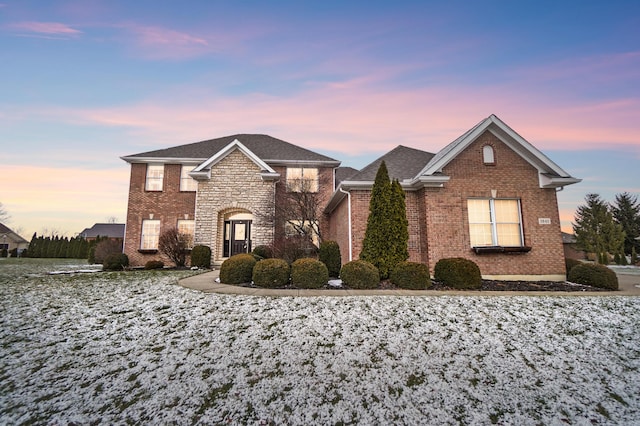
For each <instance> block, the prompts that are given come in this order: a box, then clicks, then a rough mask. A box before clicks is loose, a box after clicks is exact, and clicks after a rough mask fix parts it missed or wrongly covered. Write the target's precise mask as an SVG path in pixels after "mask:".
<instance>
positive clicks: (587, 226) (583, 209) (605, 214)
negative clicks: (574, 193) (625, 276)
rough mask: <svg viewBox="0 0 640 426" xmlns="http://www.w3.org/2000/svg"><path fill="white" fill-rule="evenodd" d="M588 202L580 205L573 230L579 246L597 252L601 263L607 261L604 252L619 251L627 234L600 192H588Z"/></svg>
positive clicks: (588, 251) (589, 251) (590, 251)
mask: <svg viewBox="0 0 640 426" xmlns="http://www.w3.org/2000/svg"><path fill="white" fill-rule="evenodd" d="M586 202H587V204H586V205H581V206H578V209H577V211H576V215H575V223H574V224H573V232H574V233H575V235H576V240H577V243H578V247H580V248H581V249H583V250H585V251H586V252H587V253H595V254H596V258H599V260H598V261H599V263H605V259H604V256H603V254H605V253H619V252H620V250H622V248H623V245H624V236H625V234H624V231H623V230H622V226H620V225H619V224H617V223H615V222H614V220H613V214H611V211H610V210H609V205H608V204H607V203H605V202H604V201H603V200H602V199H601V198H600V196H599V195H598V194H587V196H586ZM607 263H608V262H607Z"/></svg>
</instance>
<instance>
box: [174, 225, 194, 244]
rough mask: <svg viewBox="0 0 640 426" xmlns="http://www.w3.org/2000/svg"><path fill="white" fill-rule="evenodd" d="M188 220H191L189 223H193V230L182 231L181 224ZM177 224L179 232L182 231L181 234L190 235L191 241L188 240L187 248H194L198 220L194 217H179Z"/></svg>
mask: <svg viewBox="0 0 640 426" xmlns="http://www.w3.org/2000/svg"><path fill="white" fill-rule="evenodd" d="M187 222H189V223H190V224H191V228H192V229H191V232H189V233H186V232H181V231H180V224H185V223H187ZM176 226H177V228H178V232H179V233H181V234H185V235H189V237H190V240H189V242H188V244H187V248H190V249H192V248H193V242H194V240H195V232H196V221H195V220H193V219H179V220H178V223H177V225H176Z"/></svg>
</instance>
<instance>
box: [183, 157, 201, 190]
mask: <svg viewBox="0 0 640 426" xmlns="http://www.w3.org/2000/svg"><path fill="white" fill-rule="evenodd" d="M194 167H195V166H193V165H189V164H183V165H182V167H181V168H180V191H181V192H196V191H197V190H198V181H197V180H195V179H194V178H192V177H191V176H190V175H189V172H191V171H192V170H193V169H194ZM191 185H193V186H191Z"/></svg>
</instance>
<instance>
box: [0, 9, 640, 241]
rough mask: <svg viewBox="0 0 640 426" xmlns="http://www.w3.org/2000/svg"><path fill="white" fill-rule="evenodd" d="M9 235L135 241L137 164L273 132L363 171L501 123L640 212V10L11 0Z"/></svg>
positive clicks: (1, 191)
mask: <svg viewBox="0 0 640 426" xmlns="http://www.w3.org/2000/svg"><path fill="white" fill-rule="evenodd" d="M0 58H1V59H2V64H3V66H1V67H0V145H1V146H2V150H0V171H1V173H2V176H3V178H2V183H1V184H0V202H2V203H3V205H4V207H5V208H6V209H7V210H8V212H9V213H10V214H11V216H12V219H11V222H10V223H9V225H10V226H11V227H12V228H14V229H18V230H20V231H21V232H22V234H23V236H25V237H26V238H30V236H31V234H32V233H33V232H39V233H42V232H45V231H46V232H57V233H61V234H66V235H69V236H71V235H74V234H75V233H77V232H79V231H81V230H82V229H84V228H85V227H89V226H91V225H93V223H95V222H103V221H105V220H107V219H108V218H110V217H115V218H117V219H118V220H119V221H120V222H124V220H125V216H126V197H127V191H128V173H129V168H128V165H127V164H126V163H125V162H124V161H122V160H120V157H121V156H124V155H128V154H134V153H138V152H143V151H147V150H151V149H159V148H164V147H168V146H174V145H181V144H185V143H190V142H195V141H199V140H204V139H210V138H215V137H220V136H225V135H229V134H235V133H267V134H270V135H272V136H275V137H278V138H281V139H284V140H287V141H290V142H293V143H295V144H298V145H301V146H304V147H306V148H309V149H313V150H316V151H319V152H322V153H325V154H328V155H331V156H333V157H334V158H336V159H339V160H342V161H343V165H346V166H352V167H356V168H361V167H363V166H364V165H366V164H367V163H368V162H369V161H371V160H373V159H374V158H376V157H378V156H380V155H381V154H383V153H384V152H386V151H388V150H390V149H392V148H394V147H395V146H397V145H399V144H402V145H406V146H411V147H415V148H418V149H423V150H426V151H431V152H436V151H438V150H439V149H441V148H442V147H444V146H445V145H446V144H448V143H449V142H451V141H452V140H453V139H455V138H456V137H457V136H459V135H460V134H462V133H463V132H465V131H466V130H467V129H469V128H470V127H472V126H474V125H475V124H476V123H478V122H479V121H480V120H482V119H483V118H485V117H487V116H489V115H490V114H496V115H497V116H498V117H500V118H501V119H502V120H504V121H505V122H506V123H507V124H509V125H510V126H511V127H512V128H513V129H514V130H516V131H517V132H518V133H520V134H521V135H522V136H523V137H524V138H525V139H527V140H528V141H529V142H531V143H532V144H533V145H535V146H536V147H538V148H539V149H540V150H542V151H543V152H544V153H545V154H547V155H548V156H549V157H550V158H551V159H552V160H554V161H555V162H556V163H558V164H559V165H560V166H561V167H563V168H564V169H565V170H566V171H568V172H569V173H571V174H572V175H574V176H576V177H579V178H582V179H584V181H583V182H582V183H580V184H577V185H572V186H569V187H567V188H565V190H564V191H562V192H560V193H559V194H558V198H559V206H560V214H561V219H562V222H563V227H564V228H565V229H568V228H570V222H571V220H572V218H573V214H574V212H575V208H576V206H577V205H579V204H581V203H582V202H583V200H584V196H585V195H586V194H587V193H589V192H596V193H599V194H600V195H601V196H602V197H603V198H604V199H607V200H609V201H613V199H614V196H615V194H617V193H620V192H623V191H628V192H630V193H632V194H636V195H637V194H640V171H639V170H640V168H639V167H638V161H639V160H640V136H639V135H640V2H637V1H611V2H583V1H563V2H555V1H554V2H545V1H536V2H512V1H485V2H460V1H448V2H429V1H420V2H408V1H396V2H372V1H367V2H364V1H363V2H342V1H341V2H331V1H328V2H327V1H325V2H293V1H291V2H289V1H277V2H251V1H248V2H246V1H245V2H214V1H189V2H184V1H181V2H179V1H135V2H130V1H100V0H86V1H85V0H77V1H76V0H74V1H64V0H62V1H28V0H27V1H23V0H21V1H11V0H0Z"/></svg>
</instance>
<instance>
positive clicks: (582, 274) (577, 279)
mask: <svg viewBox="0 0 640 426" xmlns="http://www.w3.org/2000/svg"><path fill="white" fill-rule="evenodd" d="M568 280H569V281H570V282H572V283H576V284H584V285H590V286H593V287H598V288H606V289H608V290H617V289H618V277H617V276H616V273H615V272H613V271H612V270H611V269H609V268H607V267H606V266H604V265H598V264H594V263H583V264H581V265H577V266H574V267H573V268H571V272H569V277H568Z"/></svg>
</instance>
